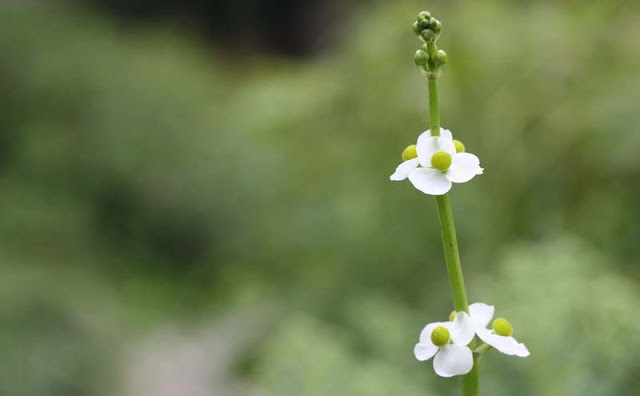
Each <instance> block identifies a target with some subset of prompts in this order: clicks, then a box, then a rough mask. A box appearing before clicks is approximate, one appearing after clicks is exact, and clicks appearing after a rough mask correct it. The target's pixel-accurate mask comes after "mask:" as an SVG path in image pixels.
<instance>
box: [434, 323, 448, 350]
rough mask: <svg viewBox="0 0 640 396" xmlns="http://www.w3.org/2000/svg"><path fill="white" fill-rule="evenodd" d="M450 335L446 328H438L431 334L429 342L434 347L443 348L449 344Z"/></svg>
mask: <svg viewBox="0 0 640 396" xmlns="http://www.w3.org/2000/svg"><path fill="white" fill-rule="evenodd" d="M449 338H451V335H450V334H449V330H447V328H446V327H442V326H438V327H436V328H435V329H433V331H432V332H431V342H433V345H435V346H443V345H446V344H447V343H448V342H449Z"/></svg>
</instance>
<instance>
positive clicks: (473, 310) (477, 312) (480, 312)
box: [469, 303, 495, 329]
mask: <svg viewBox="0 0 640 396" xmlns="http://www.w3.org/2000/svg"><path fill="white" fill-rule="evenodd" d="M494 311H495V307H494V306H493V305H487V304H484V303H474V304H471V305H469V316H471V320H472V321H473V325H474V327H475V328H476V329H478V328H480V329H484V328H486V327H487V326H488V325H489V322H491V318H493V312H494Z"/></svg>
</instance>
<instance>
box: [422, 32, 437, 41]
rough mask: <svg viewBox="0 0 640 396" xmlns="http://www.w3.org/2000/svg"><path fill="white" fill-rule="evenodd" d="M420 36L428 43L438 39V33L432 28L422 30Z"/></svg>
mask: <svg viewBox="0 0 640 396" xmlns="http://www.w3.org/2000/svg"><path fill="white" fill-rule="evenodd" d="M420 36H421V37H422V39H423V40H424V41H425V42H427V43H432V42H433V41H434V40H435V39H436V34H435V33H434V32H433V30H431V29H424V30H423V31H421V32H420Z"/></svg>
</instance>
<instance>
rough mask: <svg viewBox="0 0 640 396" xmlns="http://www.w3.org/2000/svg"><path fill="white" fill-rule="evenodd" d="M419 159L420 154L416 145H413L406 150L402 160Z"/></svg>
mask: <svg viewBox="0 0 640 396" xmlns="http://www.w3.org/2000/svg"><path fill="white" fill-rule="evenodd" d="M417 157H418V152H417V150H416V145H415V144H412V145H409V146H407V148H406V149H404V151H403V152H402V160H403V161H409V160H410V159H414V158H417Z"/></svg>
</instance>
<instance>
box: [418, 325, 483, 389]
mask: <svg viewBox="0 0 640 396" xmlns="http://www.w3.org/2000/svg"><path fill="white" fill-rule="evenodd" d="M473 336H474V327H473V322H472V321H471V318H470V317H469V315H468V314H467V313H466V312H458V313H457V314H456V315H455V318H454V319H453V321H450V322H434V323H429V324H428V325H426V326H425V328H424V329H423V330H422V332H420V340H419V341H418V343H417V344H416V346H415V347H414V349H413V354H414V355H415V357H416V359H418V360H420V361H425V360H429V359H431V358H432V357H434V356H435V358H434V359H433V369H434V370H435V372H436V374H438V375H439V376H441V377H453V376H454V375H463V374H467V373H468V372H469V371H471V368H472V367H473V353H472V352H471V349H470V348H469V347H468V346H467V344H469V343H470V342H471V340H472V339H473Z"/></svg>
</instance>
